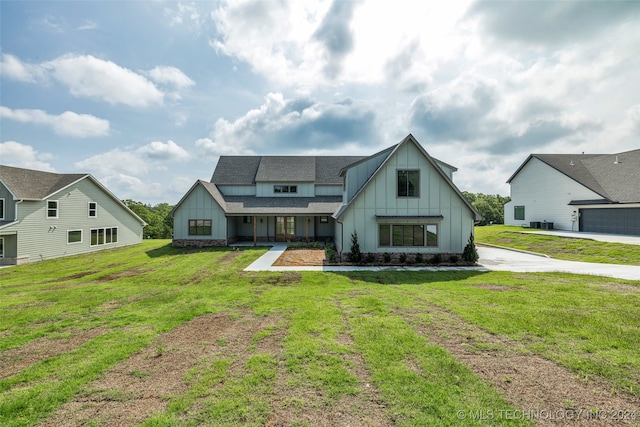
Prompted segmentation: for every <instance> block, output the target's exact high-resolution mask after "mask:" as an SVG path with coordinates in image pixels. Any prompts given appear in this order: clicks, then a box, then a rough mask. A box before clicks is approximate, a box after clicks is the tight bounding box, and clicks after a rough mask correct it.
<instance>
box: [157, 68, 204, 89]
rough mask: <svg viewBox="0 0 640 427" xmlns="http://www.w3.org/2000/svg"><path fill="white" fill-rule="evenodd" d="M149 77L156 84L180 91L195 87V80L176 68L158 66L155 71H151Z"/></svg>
mask: <svg viewBox="0 0 640 427" xmlns="http://www.w3.org/2000/svg"><path fill="white" fill-rule="evenodd" d="M149 77H151V80H153V81H154V82H156V83H159V84H170V85H173V86H175V87H176V88H178V89H183V88H187V87H190V86H193V85H195V82H194V81H193V80H191V79H190V78H189V77H187V75H186V74H184V73H183V72H182V71H180V70H179V69H178V68H176V67H169V66H157V67H155V68H154V69H153V70H149Z"/></svg>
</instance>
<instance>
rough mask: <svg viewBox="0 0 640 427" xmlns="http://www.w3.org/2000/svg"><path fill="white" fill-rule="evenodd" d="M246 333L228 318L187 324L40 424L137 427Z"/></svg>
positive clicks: (119, 366)
mask: <svg viewBox="0 0 640 427" xmlns="http://www.w3.org/2000/svg"><path fill="white" fill-rule="evenodd" d="M242 329H244V328H243V327H242V326H241V324H240V322H238V321H235V322H234V321H233V320H231V319H230V318H229V317H228V316H216V315H205V316H200V317H197V318H195V319H193V320H191V321H189V322H186V323H185V324H183V325H180V326H178V327H176V328H175V329H173V330H171V331H169V332H167V333H165V334H163V335H161V336H160V337H159V338H158V340H157V342H155V343H154V344H152V345H150V346H148V347H147V348H145V349H144V350H142V351H140V352H138V353H135V354H133V355H132V356H131V357H129V358H128V359H127V360H124V361H122V362H120V363H118V364H117V365H116V366H114V367H113V368H112V369H111V370H109V371H108V372H106V373H105V374H104V376H103V377H102V378H100V379H98V380H96V381H93V382H91V383H90V384H88V385H87V386H86V387H85V389H84V391H83V392H82V393H80V395H78V396H77V397H76V398H75V399H74V400H72V401H70V402H67V403H65V404H64V405H62V406H61V407H59V408H58V410H57V411H56V412H55V413H54V414H53V416H52V417H51V418H49V419H47V420H46V421H44V422H43V423H42V424H40V425H41V426H52V427H53V426H56V427H57V426H81V425H86V424H87V423H88V422H90V421H92V420H96V421H99V422H100V423H101V424H102V423H104V425H109V426H116V427H120V426H133V425H136V424H139V423H141V422H142V421H144V420H145V419H146V418H148V417H149V416H150V415H151V414H153V413H155V412H158V411H163V410H164V409H165V408H166V405H167V403H168V396H170V395H175V394H181V393H184V392H185V391H186V390H187V385H186V383H185V381H184V376H185V374H186V373H187V371H188V370H189V369H190V368H192V367H194V366H196V364H197V362H198V359H199V358H201V357H203V356H205V355H207V354H209V353H211V351H212V350H213V348H214V347H215V346H216V341H217V340H218V339H220V338H221V337H222V336H223V335H224V334H225V333H227V332H228V331H230V330H235V332H236V333H239V332H240V330H242Z"/></svg>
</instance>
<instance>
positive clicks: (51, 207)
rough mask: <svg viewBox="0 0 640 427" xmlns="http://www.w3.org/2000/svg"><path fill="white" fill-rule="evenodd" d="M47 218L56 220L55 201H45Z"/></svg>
mask: <svg viewBox="0 0 640 427" xmlns="http://www.w3.org/2000/svg"><path fill="white" fill-rule="evenodd" d="M47 218H58V201H57V200H47Z"/></svg>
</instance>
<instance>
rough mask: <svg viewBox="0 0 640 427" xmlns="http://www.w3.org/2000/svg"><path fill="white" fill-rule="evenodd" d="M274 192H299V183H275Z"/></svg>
mask: <svg viewBox="0 0 640 427" xmlns="http://www.w3.org/2000/svg"><path fill="white" fill-rule="evenodd" d="M273 192H274V193H297V192H298V186H297V185H274V186H273Z"/></svg>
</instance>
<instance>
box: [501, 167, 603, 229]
mask: <svg viewBox="0 0 640 427" xmlns="http://www.w3.org/2000/svg"><path fill="white" fill-rule="evenodd" d="M598 199H602V196H600V195H598V194H597V193H595V192H593V191H591V190H589V189H588V188H586V187H585V186H583V185H582V184H579V183H577V182H576V181H574V180H573V179H571V178H569V177H568V176H566V175H565V174H563V173H561V172H559V171H558V170H556V169H554V168H552V167H551V166H549V165H547V164H546V163H544V162H543V161H541V160H539V159H536V158H535V157H532V158H531V159H530V160H529V161H528V162H527V164H525V165H524V166H523V167H522V169H520V172H518V174H517V175H516V176H515V177H514V178H513V179H512V180H511V201H509V202H507V203H505V205H504V223H505V225H515V226H527V227H528V226H529V225H530V222H531V221H539V222H543V221H547V222H553V227H554V228H556V229H559V230H574V231H578V221H577V218H576V221H572V215H573V212H574V211H576V212H577V211H578V208H579V207H578V206H571V205H569V202H571V201H572V200H598ZM515 206H524V215H525V216H524V220H516V219H515V218H514V213H515Z"/></svg>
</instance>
